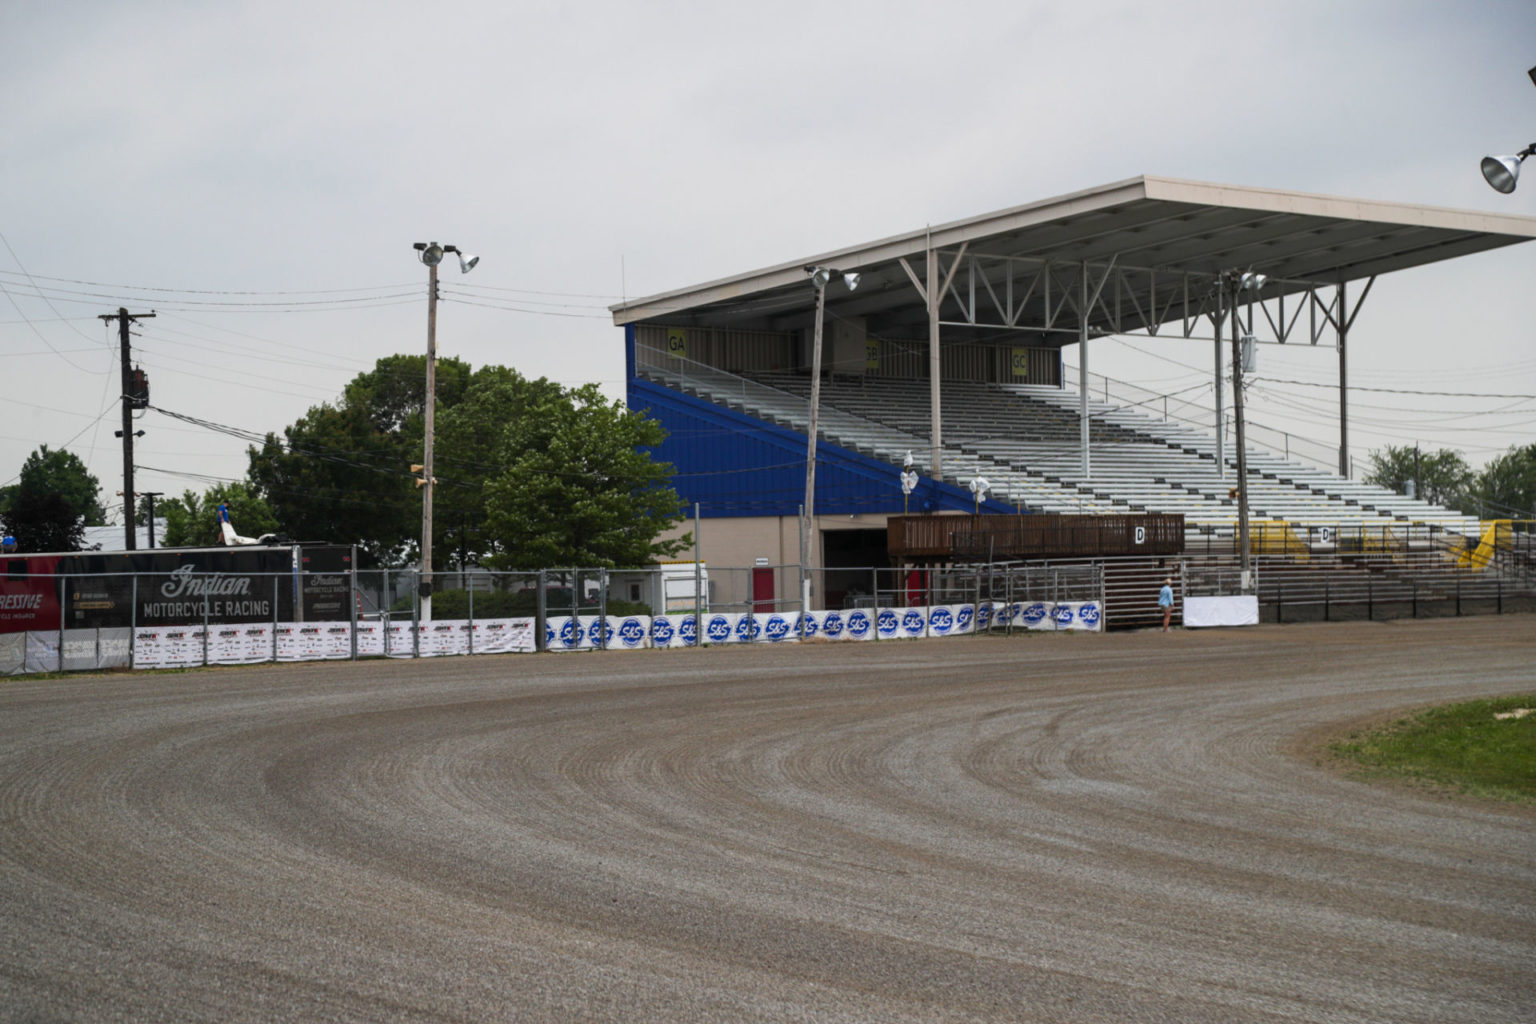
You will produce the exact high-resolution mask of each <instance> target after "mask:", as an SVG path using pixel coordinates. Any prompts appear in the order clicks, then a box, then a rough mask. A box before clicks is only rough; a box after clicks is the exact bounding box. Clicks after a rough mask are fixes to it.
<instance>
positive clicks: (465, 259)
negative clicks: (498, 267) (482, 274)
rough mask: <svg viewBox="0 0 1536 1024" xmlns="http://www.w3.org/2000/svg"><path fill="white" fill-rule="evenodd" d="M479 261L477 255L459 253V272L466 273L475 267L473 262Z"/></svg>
mask: <svg viewBox="0 0 1536 1024" xmlns="http://www.w3.org/2000/svg"><path fill="white" fill-rule="evenodd" d="M479 262H480V257H479V256H466V255H464V254H463V253H462V252H461V253H459V273H461V274H467V273H469V272H470V271H471V270H474V269H475V264H476V263H479Z"/></svg>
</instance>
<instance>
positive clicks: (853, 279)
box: [843, 274, 859, 291]
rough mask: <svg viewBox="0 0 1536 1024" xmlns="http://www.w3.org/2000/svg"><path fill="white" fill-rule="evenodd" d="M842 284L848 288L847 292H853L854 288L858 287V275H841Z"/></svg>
mask: <svg viewBox="0 0 1536 1024" xmlns="http://www.w3.org/2000/svg"><path fill="white" fill-rule="evenodd" d="M843 284H845V285H847V286H848V290H849V291H853V290H854V289H855V288H857V287H858V286H859V275H858V274H844V275H843Z"/></svg>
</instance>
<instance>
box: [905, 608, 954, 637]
mask: <svg viewBox="0 0 1536 1024" xmlns="http://www.w3.org/2000/svg"><path fill="white" fill-rule="evenodd" d="M907 614H908V615H912V614H915V613H913V612H908V613H907ZM902 625H903V626H906V627H907V630H908V632H910V631H911V626H910V625H908V624H907V623H906V622H905V621H903V622H902ZM928 628H929V629H931V630H933V631H934V632H935V633H937V634H939V636H944V635H945V634H946V633H948V632H949V631H950V630H951V629H954V628H955V617H954V615H953V614H952V613H951V612H950V610H949V609H948V608H935V609H934V610H933V611H931V612H929V613H928Z"/></svg>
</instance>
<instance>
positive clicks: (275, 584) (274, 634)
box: [272, 574, 278, 663]
mask: <svg viewBox="0 0 1536 1024" xmlns="http://www.w3.org/2000/svg"><path fill="white" fill-rule="evenodd" d="M277 587H278V577H277V575H276V574H273V576H272V661H273V662H274V663H276V661H277Z"/></svg>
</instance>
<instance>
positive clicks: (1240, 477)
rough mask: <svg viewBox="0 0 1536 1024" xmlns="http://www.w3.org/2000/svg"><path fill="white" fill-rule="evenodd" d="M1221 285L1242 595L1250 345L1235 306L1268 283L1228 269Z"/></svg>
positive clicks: (1249, 581) (1249, 557) (1247, 585)
mask: <svg viewBox="0 0 1536 1024" xmlns="http://www.w3.org/2000/svg"><path fill="white" fill-rule="evenodd" d="M1221 283H1222V289H1221V292H1222V295H1223V296H1224V297H1226V296H1230V298H1231V302H1232V421H1233V423H1234V425H1235V426H1236V438H1235V441H1236V447H1237V486H1236V487H1235V488H1234V491H1235V492H1236V497H1237V536H1238V558H1239V562H1238V568H1239V571H1240V572H1241V573H1242V586H1241V590H1242V592H1243V593H1245V594H1246V593H1249V592H1250V591H1251V590H1252V588H1253V554H1252V544H1251V542H1250V540H1249V536H1248V445H1247V438H1246V433H1245V430H1244V427H1245V424H1244V419H1243V369H1244V367H1243V342H1244V340H1245V337H1246V338H1247V339H1249V343H1250V344H1251V343H1252V342H1251V338H1252V335H1245V333H1244V332H1243V331H1242V330H1241V329H1240V328H1241V327H1242V321H1241V318H1240V317H1239V315H1238V308H1237V306H1238V297H1239V295H1240V294H1241V293H1242V292H1249V293H1256V292H1259V291H1261V290H1262V289H1263V288H1264V286H1265V285H1266V284H1268V283H1269V278H1267V277H1265V276H1264V275H1263V274H1255V273H1253V272H1252V271H1239V270H1229V271H1227V272H1226V273H1224V274H1222V275H1221Z"/></svg>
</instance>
